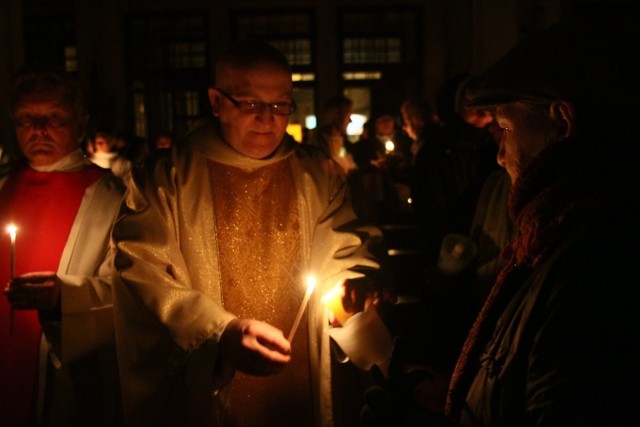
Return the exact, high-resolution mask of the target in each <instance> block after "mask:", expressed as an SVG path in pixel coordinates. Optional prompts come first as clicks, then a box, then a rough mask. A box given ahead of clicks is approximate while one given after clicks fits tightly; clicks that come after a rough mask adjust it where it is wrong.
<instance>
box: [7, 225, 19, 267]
mask: <svg viewBox="0 0 640 427" xmlns="http://www.w3.org/2000/svg"><path fill="white" fill-rule="evenodd" d="M17 230H18V229H17V228H16V226H15V225H13V224H9V225H8V226H7V233H9V236H10V237H11V255H10V263H11V264H10V266H11V278H12V279H13V278H14V277H15V270H16V231H17Z"/></svg>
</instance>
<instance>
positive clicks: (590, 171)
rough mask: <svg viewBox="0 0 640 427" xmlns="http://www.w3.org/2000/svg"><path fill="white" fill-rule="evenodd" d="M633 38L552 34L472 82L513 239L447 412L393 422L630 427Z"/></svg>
mask: <svg viewBox="0 0 640 427" xmlns="http://www.w3.org/2000/svg"><path fill="white" fill-rule="evenodd" d="M595 28H597V29H598V30H597V31H594V29H595ZM638 28H639V27H638V25H637V22H634V21H633V19H628V18H623V17H609V18H603V17H599V18H598V20H595V19H594V18H590V19H588V20H586V21H582V20H580V21H576V22H566V23H563V24H561V25H558V26H554V27H551V28H549V29H547V30H545V31H543V32H541V33H539V34H537V35H532V36H529V37H528V38H526V39H523V40H522V41H521V42H520V43H519V44H518V45H516V46H515V47H514V48H513V49H512V50H511V51H510V52H508V53H507V54H506V55H505V56H504V57H503V58H502V59H501V60H499V61H498V62H497V63H496V64H494V65H493V66H492V67H490V68H489V69H488V70H487V72H486V73H484V74H483V75H482V76H481V77H480V78H479V79H478V81H477V84H476V85H474V90H473V91H472V92H471V93H470V94H469V97H470V100H471V102H472V103H473V104H474V105H482V106H493V107H495V109H496V117H497V121H498V124H499V125H500V127H501V128H502V131H503V135H502V137H501V140H500V146H499V153H498V163H499V164H500V165H501V166H502V167H504V168H505V169H506V170H507V172H508V173H509V175H510V177H511V180H512V184H513V185H512V189H511V193H510V199H509V211H510V215H511V218H512V220H513V221H514V223H515V225H516V227H517V230H518V235H517V237H516V238H515V240H513V241H512V242H511V243H510V244H509V245H508V247H507V248H506V249H505V250H504V251H503V256H504V258H505V261H506V264H505V268H504V269H503V270H502V271H501V272H500V274H499V276H498V278H497V280H496V282H495V284H494V285H493V287H492V289H491V291H490V294H489V296H488V298H487V300H486V302H485V304H484V306H483V308H482V309H481V311H480V313H479V315H478V317H477V319H476V321H475V323H474V325H473V327H472V328H471V331H470V333H469V335H468V337H467V340H466V342H465V344H464V346H463V348H462V351H461V354H460V356H459V359H458V362H457V365H456V368H455V370H454V373H453V376H452V379H451V382H450V385H449V392H448V397H447V401H446V405H445V414H446V416H440V415H436V414H435V412H430V413H429V412H427V411H423V412H422V413H421V416H420V417H418V416H417V415H416V412H415V411H414V413H413V414H412V415H411V416H406V417H404V418H403V419H397V414H398V412H394V411H393V410H387V411H386V412H385V414H386V415H387V416H389V415H390V414H392V416H394V417H396V419H395V424H394V425H414V424H409V419H411V422H414V421H415V420H416V418H418V419H420V420H421V421H420V424H419V425H464V426H527V425H536V426H603V425H607V426H618V425H619V426H630V425H640V411H638V409H637V403H638V402H639V401H640V364H639V363H638V360H640V310H638V307H639V306H640V278H639V277H640V276H639V275H638V269H637V265H638V259H639V258H640V245H638V241H640V222H639V221H638V218H639V217H640V208H639V207H638V203H637V202H636V201H635V200H634V198H635V197H636V196H637V188H638V186H639V184H640V169H639V168H638V166H637V165H638V164H639V161H640V153H639V152H638V141H637V128H636V126H637V125H636V124H635V123H636V122H635V117H637V115H638V105H637V99H638V96H640V85H639V84H638V77H637V76H638V75H640V64H639V61H638V57H637V55H636V54H635V52H636V51H637V46H638V43H639V42H640V31H639V30H638ZM429 381H430V378H429V377H428V376H427V377H426V378H425V379H424V381H422V383H420V384H419V385H418V386H417V387H416V388H415V389H416V390H424V389H425V388H426V387H427V386H428V382H429ZM405 383H406V381H405ZM395 384H398V381H395ZM389 393H391V392H389ZM409 395H410V394H409V393H406V392H405V396H409ZM376 396H377V397H378V401H380V399H379V397H380V394H379V393H378V394H377V395H376ZM396 396H397V393H396ZM414 396H415V393H414ZM407 400H410V401H411V403H412V404H413V405H414V408H415V407H416V406H418V407H422V408H425V407H426V404H425V402H424V401H419V400H416V399H409V398H407ZM397 401H398V400H397V399H396V400H395V401H394V402H397ZM370 403H371V402H370ZM403 404H404V405H405V407H406V406H407V404H406V401H405V403H403ZM369 407H370V408H372V407H373V406H372V405H370V406H369ZM396 407H397V406H396ZM379 408H380V407H378V410H379V411H380V409H379ZM383 415H384V414H383ZM378 421H380V422H384V416H381V417H379V418H378Z"/></svg>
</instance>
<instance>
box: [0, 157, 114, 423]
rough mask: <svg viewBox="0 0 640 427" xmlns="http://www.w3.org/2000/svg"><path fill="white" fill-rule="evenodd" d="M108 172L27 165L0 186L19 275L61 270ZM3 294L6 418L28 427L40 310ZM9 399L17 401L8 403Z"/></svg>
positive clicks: (0, 333)
mask: <svg viewBox="0 0 640 427" xmlns="http://www.w3.org/2000/svg"><path fill="white" fill-rule="evenodd" d="M103 174H104V171H103V170H101V169H99V168H97V167H93V166H92V167H88V168H85V169H82V170H80V171H76V172H38V171H36V170H34V169H31V168H30V167H23V168H20V169H18V170H16V171H15V172H13V173H12V174H11V176H9V178H8V179H7V181H6V183H5V185H4V186H3V187H2V188H1V189H0V226H2V227H5V226H6V225H9V224H15V225H16V227H17V236H16V243H15V274H16V276H19V275H21V274H25V273H29V272H38V271H53V272H56V271H57V270H58V264H59V262H60V257H61V256H62V251H63V249H64V247H65V245H66V243H67V238H68V236H69V232H70V230H71V226H72V225H73V222H74V220H75V218H76V214H77V212H78V208H79V207H80V203H81V201H82V197H83V195H84V193H85V190H86V188H87V187H89V186H91V185H92V184H93V183H95V182H96V181H97V180H98V179H99V178H100V177H101V176H102V175H103ZM10 246H11V245H10V238H9V235H8V234H7V235H6V237H5V238H2V237H0V283H1V284H2V288H4V287H5V285H6V284H7V283H8V282H9V280H10V255H9V253H10ZM10 318H11V309H10V305H9V303H8V302H7V299H6V298H4V297H0V378H1V379H2V380H1V383H2V386H1V387H0V401H1V402H4V404H2V405H0V419H1V420H3V421H2V422H3V424H4V423H6V425H15V426H22V425H27V424H28V421H29V418H30V417H33V416H35V410H34V408H35V403H36V397H37V393H36V390H37V381H38V355H39V343H40V333H41V328H40V324H39V321H38V313H37V312H36V311H35V310H20V311H14V312H13V334H11V331H10ZM8 402H11V403H10V404H8Z"/></svg>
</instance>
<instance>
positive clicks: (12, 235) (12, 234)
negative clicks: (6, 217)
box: [7, 224, 18, 239]
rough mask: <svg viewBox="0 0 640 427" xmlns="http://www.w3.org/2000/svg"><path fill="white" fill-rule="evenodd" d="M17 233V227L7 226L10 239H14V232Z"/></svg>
mask: <svg viewBox="0 0 640 427" xmlns="http://www.w3.org/2000/svg"><path fill="white" fill-rule="evenodd" d="M17 231H18V227H16V226H15V225H13V224H9V225H8V226H7V233H9V235H10V236H11V238H12V239H15V238H16V232H17Z"/></svg>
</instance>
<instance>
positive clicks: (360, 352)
mask: <svg viewBox="0 0 640 427" xmlns="http://www.w3.org/2000/svg"><path fill="white" fill-rule="evenodd" d="M328 333H329V336H330V337H331V338H333V340H334V341H335V342H336V344H338V346H339V347H340V349H341V350H342V352H343V353H344V354H345V355H346V356H347V357H348V358H349V360H351V361H352V362H353V364H354V365H356V366H357V367H358V368H360V369H363V370H366V371H368V370H369V369H371V367H372V366H373V365H376V366H378V368H380V370H381V371H382V372H383V373H384V375H385V376H386V375H387V372H388V369H389V361H390V360H391V353H392V352H393V339H392V338H391V334H390V333H389V330H388V329H387V327H386V326H385V325H384V323H383V322H382V319H381V318H380V316H379V315H378V312H377V311H376V309H375V308H370V309H368V310H366V311H363V312H360V313H356V314H355V315H353V316H352V317H351V318H349V320H347V321H346V322H345V324H344V325H343V326H342V327H338V328H332V329H329V332H328Z"/></svg>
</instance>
